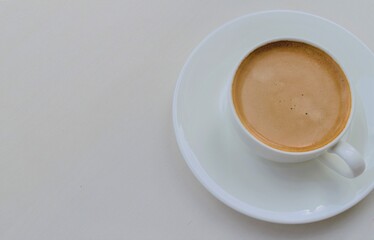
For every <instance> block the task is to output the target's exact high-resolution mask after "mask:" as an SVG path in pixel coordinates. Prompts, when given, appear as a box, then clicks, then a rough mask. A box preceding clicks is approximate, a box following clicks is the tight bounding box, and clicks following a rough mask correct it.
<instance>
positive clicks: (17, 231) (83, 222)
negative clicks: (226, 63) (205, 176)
mask: <svg viewBox="0 0 374 240" xmlns="http://www.w3.org/2000/svg"><path fill="white" fill-rule="evenodd" d="M370 2H371V3H370ZM271 9H295V10H302V11H307V12H310V13H313V14H317V15H320V16H322V17H325V18H328V19H330V20H333V21H335V22H336V23H338V24H340V25H342V26H343V27H345V28H347V29H348V30H350V31H351V32H353V33H354V34H355V35H357V36H358V37H359V38H360V39H361V40H362V41H363V42H364V43H366V44H367V45H368V46H369V47H370V48H371V49H373V50H374V30H373V22H374V14H373V13H374V3H373V2H372V1H359V3H354V2H353V1H338V0H336V1H298V0H295V1H269V0H266V1H254V0H253V1H213V0H212V1H156V0H155V1H151V0H148V1H23V2H20V1H18V2H16V1H7V0H4V1H0V69H1V70H0V239H1V240H8V239H28V240H32V239H38V240H40V239H83V240H84V239H94V240H95V239H215V240H218V239H329V240H330V239H339V240H340V239H374V194H373V193H372V194H370V195H369V196H368V197H366V198H365V199H364V200H363V201H362V202H360V203H359V204H358V205H356V206H355V207H353V208H352V209H350V210H348V211H347V212H345V213H343V214H340V215H338V216H336V217H333V218H331V219H328V220H325V221H321V222H317V223H312V224H305V225H278V224H271V223H266V222H262V221H258V220H255V219H252V218H249V217H247V216H244V215H242V214H240V213H237V212H235V211H234V210H232V209H230V208H228V207H226V206H225V205H223V204H222V203H220V202H219V201H218V200H216V199H215V198H214V197H213V196H212V195H211V194H210V193H208V192H207V191H206V190H205V189H204V188H203V187H202V185H201V184H200V183H199V182H198V181H197V180H196V179H195V177H194V176H193V175H192V173H191V172H190V170H189V169H188V167H187V165H186V164H185V162H184V160H183V158H182V156H181V154H180V153H179V150H178V147H177V144H176V140H175V137H174V132H173V128H172V118H171V105H172V95H173V90H174V87H175V83H176V80H177V77H178V74H179V71H180V70H181V68H182V66H183V64H184V62H185V61H186V58H187V57H188V55H189V53H190V52H191V51H192V49H193V48H194V47H195V46H196V45H197V44H198V43H199V42H200V41H201V40H202V39H203V38H204V37H205V36H206V35H207V34H208V33H209V32H211V31H212V30H214V29H216V28H217V27H218V26H220V25H222V24H223V23H225V22H226V21H228V20H231V19H233V18H236V17H238V16H241V15H244V14H247V13H251V12H255V11H259V10H271Z"/></svg>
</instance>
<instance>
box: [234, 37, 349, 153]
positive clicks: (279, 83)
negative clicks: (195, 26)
mask: <svg viewBox="0 0 374 240" xmlns="http://www.w3.org/2000/svg"><path fill="white" fill-rule="evenodd" d="M232 98H233V99H232V100H233V103H234V107H235V110H236V113H237V115H238V117H239V119H240V121H241V122H242V124H243V125H244V126H245V128H246V129H247V130H248V131H249V132H250V133H251V134H252V135H253V136H255V137H256V138H257V139H258V140H260V141H261V142H263V143H265V144H266V145H268V146H270V147H273V148H276V149H279V150H283V151H288V152H304V151H310V150H314V149H318V148H320V147H322V146H324V145H326V144H328V143H329V142H331V141H332V140H333V139H335V138H336V137H337V136H338V135H339V134H340V133H341V132H342V131H343V129H344V128H345V126H346V123H347V121H348V119H349V116H350V109H351V104H352V103H351V92H350V86H349V83H348V80H347V78H346V76H345V74H344V72H343V71H342V69H341V68H340V66H339V65H338V64H337V63H336V62H335V61H334V60H333V59H332V58H331V57H330V56H329V55H328V54H327V53H325V52H324V51H322V50H320V49H318V48H316V47H314V46H311V45H309V44H306V43H302V42H296V41H277V42H272V43H269V44H266V45H264V46H261V47H259V48H257V49H255V50H254V51H253V52H251V53H250V54H249V55H248V56H247V57H246V58H245V59H244V60H243V61H242V62H241V64H240V66H239V68H238V69H237V71H236V74H235V77H234V80H233V85H232Z"/></svg>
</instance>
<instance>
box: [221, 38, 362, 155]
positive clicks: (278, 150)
mask: <svg viewBox="0 0 374 240" xmlns="http://www.w3.org/2000/svg"><path fill="white" fill-rule="evenodd" d="M277 41H294V42H301V43H306V44H309V45H311V46H313V47H316V48H318V49H320V50H322V51H324V52H325V53H327V54H328V55H329V56H330V57H331V58H332V59H333V60H334V61H335V62H336V63H337V64H338V65H339V66H340V68H341V69H342V71H343V73H344V74H345V75H346V79H347V82H348V86H349V90H350V93H351V109H350V112H349V117H348V120H347V122H346V123H345V126H344V128H343V130H342V131H341V132H340V133H339V134H338V135H337V136H336V137H335V138H334V139H333V140H332V141H330V142H329V143H327V144H325V145H323V146H322V147H319V148H316V149H313V150H308V151H300V152H291V151H284V150H281V149H277V148H274V147H271V146H269V145H267V144H265V143H263V142H262V141H260V140H259V139H257V138H256V137H255V136H253V135H252V134H251V133H250V132H249V131H248V129H247V128H246V127H245V126H244V125H243V123H242V121H241V120H240V118H239V116H238V113H237V112H236V109H235V106H234V102H233V97H232V83H233V81H234V78H235V74H236V72H237V70H238V68H239V66H240V64H241V63H242V62H243V61H244V60H245V59H246V58H247V57H248V55H249V54H251V53H252V52H253V51H254V50H256V49H258V48H260V47H261V46H264V45H266V44H269V43H272V42H277ZM228 90H229V94H228V97H229V107H230V109H231V114H232V115H233V117H234V119H235V122H236V124H237V125H238V126H239V127H240V131H242V132H243V133H244V134H245V135H246V136H247V137H249V138H250V139H251V140H253V141H255V142H256V143H257V144H260V145H261V146H263V147H265V148H267V149H269V150H271V151H273V152H276V153H279V154H284V155H290V156H304V155H309V154H315V153H319V152H322V151H325V150H327V149H329V148H331V147H333V146H334V145H336V144H337V143H338V142H339V141H340V140H341V138H342V137H343V136H344V135H345V133H346V132H347V130H348V128H349V126H350V125H351V122H352V118H353V113H354V109H355V93H354V89H353V85H352V82H351V80H350V79H349V78H348V77H347V74H346V72H345V69H344V68H343V66H342V65H341V64H340V62H339V60H338V59H337V58H336V57H335V55H334V54H333V53H332V52H331V51H329V50H328V49H326V48H325V47H323V46H321V45H319V44H317V43H314V42H312V41H310V40H308V39H304V38H301V37H277V38H272V39H270V40H269V39H268V40H265V41H262V42H259V43H258V44H256V45H255V46H253V47H252V48H251V50H250V51H248V52H247V53H246V54H245V56H244V57H242V58H241V60H240V61H239V62H238V64H236V65H235V67H234V70H233V72H232V74H231V75H230V80H229V87H228Z"/></svg>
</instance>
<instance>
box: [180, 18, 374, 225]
mask: <svg viewBox="0 0 374 240" xmlns="http://www.w3.org/2000/svg"><path fill="white" fill-rule="evenodd" d="M274 38H298V39H305V40H308V41H311V42H315V43H318V45H320V46H325V47H326V49H327V50H332V52H337V55H336V56H334V57H336V59H340V60H341V61H339V64H340V65H341V66H342V67H343V69H344V70H345V71H346V75H347V77H348V78H350V79H351V80H352V82H353V83H354V85H355V86H354V87H355V88H356V90H357V95H358V96H360V99H357V108H356V111H357V112H356V114H355V118H354V120H353V122H352V129H351V133H350V135H349V136H348V138H347V140H348V141H349V142H350V143H351V144H352V145H354V146H355V147H356V148H357V149H358V150H360V151H361V152H362V153H363V156H364V158H365V161H366V163H367V169H366V171H365V173H364V174H363V175H361V176H360V177H358V178H355V179H347V178H344V177H341V176H339V175H337V174H336V173H335V172H333V171H331V170H330V169H328V168H327V167H326V166H325V165H323V164H322V163H321V162H319V161H308V162H305V163H298V164H288V163H284V164H282V163H274V162H271V161H268V160H264V159H261V158H259V157H256V156H255V155H253V154H252V153H251V152H250V151H248V150H247V148H246V146H244V145H243V143H242V142H241V141H240V139H239V138H238V137H237V136H236V134H235V133H234V132H233V131H232V128H231V123H230V122H229V119H228V115H227V101H226V100H227V99H226V91H227V90H226V88H227V86H226V85H227V81H228V78H229V77H230V76H232V73H233V71H234V70H235V69H234V68H235V66H236V65H237V64H238V62H239V61H240V60H241V59H242V58H243V57H244V56H245V55H246V54H247V53H248V52H250V51H251V50H252V49H253V48H254V47H255V46H256V45H258V43H259V42H264V41H266V40H269V39H274ZM352 66H354V67H352ZM372 66H374V55H373V54H372V53H371V51H370V50H369V49H368V48H367V47H366V46H365V45H364V44H363V43H362V42H361V41H359V40H358V39H357V38H356V37H355V36H353V35H352V34H351V33H349V32H348V31H347V30H345V29H343V28H341V27H340V26H338V25H336V24H334V23H332V22H330V21H328V20H325V19H322V18H320V17H316V16H313V15H310V14H306V13H300V12H293V11H271V12H263V13H257V14H251V15H247V16H243V17H241V18H238V19H236V20H234V21H231V22H229V23H227V24H225V25H223V26H222V27H220V28H219V29H217V30H216V31H214V32H213V33H211V34H210V35H209V36H208V37H207V38H205V39H204V40H203V41H202V43H200V45H199V46H198V47H197V48H196V49H195V50H194V51H193V52H192V54H191V55H190V57H189V59H188V61H187V63H186V64H185V66H184V68H183V70H182V72H181V74H180V77H179V79H178V83H177V86H176V89H175V94H174V102H173V104H174V105H173V120H174V128H175V133H176V137H177V141H178V144H179V147H180V150H181V152H182V154H183V157H184V158H185V160H186V162H187V164H188V166H189V167H190V168H191V170H192V172H193V173H194V175H195V176H196V177H197V178H198V180H199V181H200V182H201V183H202V184H203V185H204V186H205V187H206V189H207V190H209V191H210V192H211V193H212V194H213V195H214V196H216V197H217V198H218V199H219V200H221V201H222V202H223V203H225V204H227V205H228V206H230V207H232V208H234V209H236V210H237V211H239V212H241V213H243V214H246V215H248V216H251V217H254V218H258V219H262V220H265V221H269V222H277V223H307V222H313V221H319V220H322V219H326V218H329V217H332V216H334V215H336V214H339V213H341V212H343V211H345V210H347V209H348V208H350V207H352V206H353V205H355V204H356V203H357V202H359V201H360V200H362V199H363V198H364V197H365V196H367V195H368V194H369V193H370V191H372V190H373V188H374V164H373V162H374V159H373V158H374V152H373V150H370V149H369V148H367V147H366V146H373V144H374V108H372V107H370V103H371V102H374V96H373V94H372V92H373V90H374V81H373V79H374V68H373V67H372Z"/></svg>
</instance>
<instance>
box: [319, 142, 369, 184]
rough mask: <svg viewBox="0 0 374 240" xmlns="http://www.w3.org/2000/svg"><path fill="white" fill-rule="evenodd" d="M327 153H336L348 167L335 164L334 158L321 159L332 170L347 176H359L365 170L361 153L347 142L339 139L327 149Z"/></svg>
mask: <svg viewBox="0 0 374 240" xmlns="http://www.w3.org/2000/svg"><path fill="white" fill-rule="evenodd" d="M328 152H329V153H334V154H336V155H338V156H339V157H340V158H341V159H342V160H343V161H344V162H345V163H346V165H347V166H348V167H342V166H341V165H340V166H339V165H338V164H336V161H334V160H325V161H322V162H323V163H324V164H325V165H327V166H328V167H329V168H331V169H332V170H334V171H336V172H337V173H339V174H340V175H343V176H344V177H347V178H354V177H357V176H359V175H360V174H361V173H363V172H364V170H365V161H364V159H363V157H362V156H361V154H360V153H359V152H358V151H357V150H356V149H355V148H354V147H353V146H352V145H350V144H349V143H347V142H345V141H339V142H338V143H337V144H336V145H335V146H333V147H332V148H330V149H329V150H328Z"/></svg>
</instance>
